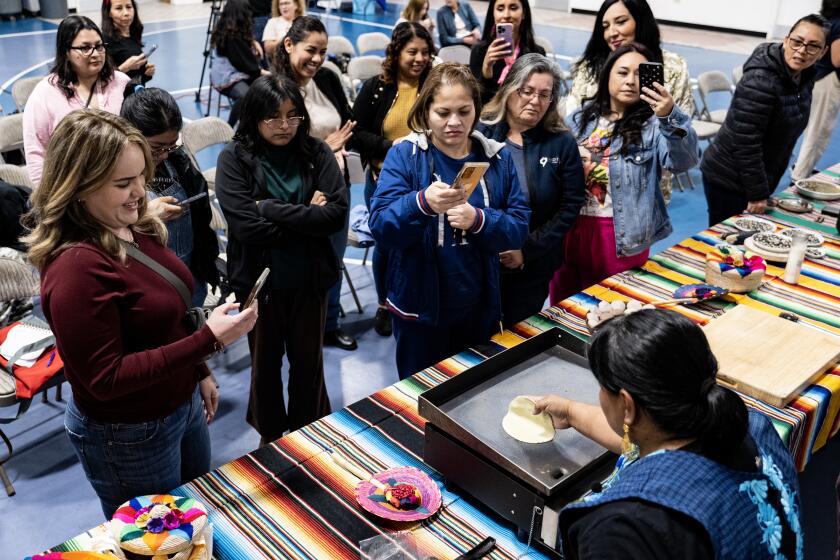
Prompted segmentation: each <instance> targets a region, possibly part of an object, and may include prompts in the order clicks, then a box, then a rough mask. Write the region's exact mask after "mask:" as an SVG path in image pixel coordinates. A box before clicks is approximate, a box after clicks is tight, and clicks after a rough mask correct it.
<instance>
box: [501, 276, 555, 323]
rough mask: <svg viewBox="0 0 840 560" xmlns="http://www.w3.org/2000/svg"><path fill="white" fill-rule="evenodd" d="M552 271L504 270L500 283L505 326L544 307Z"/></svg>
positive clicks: (525, 317) (523, 318)
mask: <svg viewBox="0 0 840 560" xmlns="http://www.w3.org/2000/svg"><path fill="white" fill-rule="evenodd" d="M551 277H552V271H548V272H546V271H542V270H533V269H532V270H529V269H528V265H526V266H525V268H523V269H522V270H517V271H510V272H508V271H502V273H501V274H500V275H499V283H500V287H501V292H502V322H503V323H504V326H505V328H508V327H510V326H511V325H515V324H516V323H518V322H519V321H522V320H525V319H527V318H528V317H530V316H531V315H534V314H535V313H539V312H540V311H542V309H543V304H545V300H546V298H547V297H548V283H549V282H551Z"/></svg>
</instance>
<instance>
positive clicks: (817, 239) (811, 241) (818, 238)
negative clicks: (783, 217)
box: [779, 228, 825, 247]
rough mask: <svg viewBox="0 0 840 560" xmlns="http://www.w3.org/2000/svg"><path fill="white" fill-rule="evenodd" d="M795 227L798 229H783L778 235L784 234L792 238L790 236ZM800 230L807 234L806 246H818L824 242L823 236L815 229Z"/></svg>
mask: <svg viewBox="0 0 840 560" xmlns="http://www.w3.org/2000/svg"><path fill="white" fill-rule="evenodd" d="M796 229H800V228H788V229H783V230H782V231H780V232H779V235H784V236H785V237H787V238H788V239H792V237H791V236H792V235H793V232H794V230H796ZM802 231H805V232H806V233H807V234H808V247H819V246H820V245H822V244H823V243H825V238H824V237H823V236H822V235H820V234H819V233H817V232H815V231H808V230H802Z"/></svg>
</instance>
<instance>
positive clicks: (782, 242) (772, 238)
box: [752, 233, 790, 253]
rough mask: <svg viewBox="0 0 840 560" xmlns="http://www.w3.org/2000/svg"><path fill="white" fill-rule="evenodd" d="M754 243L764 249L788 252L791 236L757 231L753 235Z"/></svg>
mask: <svg viewBox="0 0 840 560" xmlns="http://www.w3.org/2000/svg"><path fill="white" fill-rule="evenodd" d="M752 240H753V243H755V246H756V247H758V248H759V249H762V250H764V251H773V252H774V253H787V252H789V251H790V237H786V236H784V235H779V234H778V233H756V234H755V235H753V236H752Z"/></svg>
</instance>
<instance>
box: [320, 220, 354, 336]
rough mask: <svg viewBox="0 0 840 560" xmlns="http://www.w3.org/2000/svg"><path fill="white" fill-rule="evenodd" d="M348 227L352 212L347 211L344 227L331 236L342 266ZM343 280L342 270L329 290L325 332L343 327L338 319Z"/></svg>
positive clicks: (331, 241) (331, 242)
mask: <svg viewBox="0 0 840 560" xmlns="http://www.w3.org/2000/svg"><path fill="white" fill-rule="evenodd" d="M348 227H350V212H348V213H347V217H346V218H345V221H344V229H342V230H341V231H337V232H336V233H334V234H332V235H331V236H330V244H331V245H332V248H333V251H335V256H336V257H337V258H338V262H339V264H340V265H341V266H344V251H346V250H347V228H348ZM343 281H344V271H340V272H339V276H338V281H336V283H335V284H333V285H332V287H331V288H330V291H329V292H327V319H326V322H325V323H324V332H333V331H337V330H338V329H339V328H340V327H341V324H340V323H339V321H338V319H339V315H340V314H341V283H342V282H343Z"/></svg>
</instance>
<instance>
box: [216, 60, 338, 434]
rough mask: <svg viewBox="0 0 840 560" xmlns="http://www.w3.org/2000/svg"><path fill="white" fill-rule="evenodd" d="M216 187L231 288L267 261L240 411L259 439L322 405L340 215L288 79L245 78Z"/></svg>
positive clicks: (323, 156)
mask: <svg viewBox="0 0 840 560" xmlns="http://www.w3.org/2000/svg"><path fill="white" fill-rule="evenodd" d="M216 193H217V195H218V197H219V202H220V203H221V205H222V210H223V211H224V213H225V218H227V222H228V233H229V239H228V250H227V253H228V277H229V279H230V283H231V286H232V287H233V290H234V292H235V293H236V294H237V297H238V298H240V300H244V298H246V297H247V295H248V294H249V292H250V291H251V288H252V287H253V285H254V283H255V281H256V280H257V278H258V276H259V275H260V273H261V272H262V271H263V269H264V268H266V267H268V268H269V269H270V270H271V274H270V276H269V280H268V283H267V285H266V289H264V290H263V291H262V295H261V296H260V297H259V311H260V319H259V321H257V326H256V328H255V329H254V331H253V332H252V333H251V334H250V335H249V337H248V346H249V348H250V350H251V396H250V399H249V401H248V417H247V418H248V423H249V424H251V425H252V426H253V427H254V428H255V429H256V430H257V431H258V432H259V433H260V436H262V440H261V443H263V444H265V443H268V442H270V441H273V440H275V439H277V438H279V437H281V436H282V435H283V433H284V432H285V431H286V430H296V429H298V428H301V427H303V426H305V425H306V424H309V423H310V422H314V421H315V420H317V419H318V418H321V417H322V416H324V415H326V414H329V412H330V400H329V397H328V396H327V388H326V385H325V383H324V359H323V351H322V346H323V336H324V321H325V317H326V309H327V307H326V306H327V291H328V290H329V288H330V286H332V285H334V284H335V282H336V280H338V277H339V268H338V259H337V256H336V253H335V251H334V250H333V247H332V245H331V243H330V236H331V235H333V234H334V233H335V232H337V231H340V230H341V229H342V227H343V226H344V224H345V220H346V216H347V202H348V194H347V189H346V188H345V185H344V177H343V176H342V174H341V170H340V169H339V167H338V163H337V162H336V161H335V157H334V155H333V151H332V149H331V148H330V147H329V146H328V145H327V144H326V143H325V142H323V141H321V140H318V139H316V138H314V137H312V136H311V135H310V123H309V113H308V111H307V110H306V105H305V104H304V100H303V94H302V93H301V91H300V87H299V86H298V85H297V84H296V83H295V82H292V81H291V80H288V79H285V78H283V77H282V76H276V75H272V76H263V77H261V78H258V79H257V80H256V81H255V82H254V83H253V84H252V86H251V89H250V90H249V91H248V93H247V94H246V95H245V98H244V99H243V100H242V122H241V123H240V125H239V129H238V130H237V132H236V136H235V137H234V139H233V141H232V142H230V143H229V144H228V145H227V146H226V147H225V149H224V150H223V151H222V153H221V154H220V155H219V164H218V168H217V171H216ZM284 355H285V356H286V357H287V358H288V361H289V387H288V392H289V402H288V410H287V407H286V405H285V402H284V401H285V399H284V398H283V380H282V377H281V368H282V366H283V356H284Z"/></svg>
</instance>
